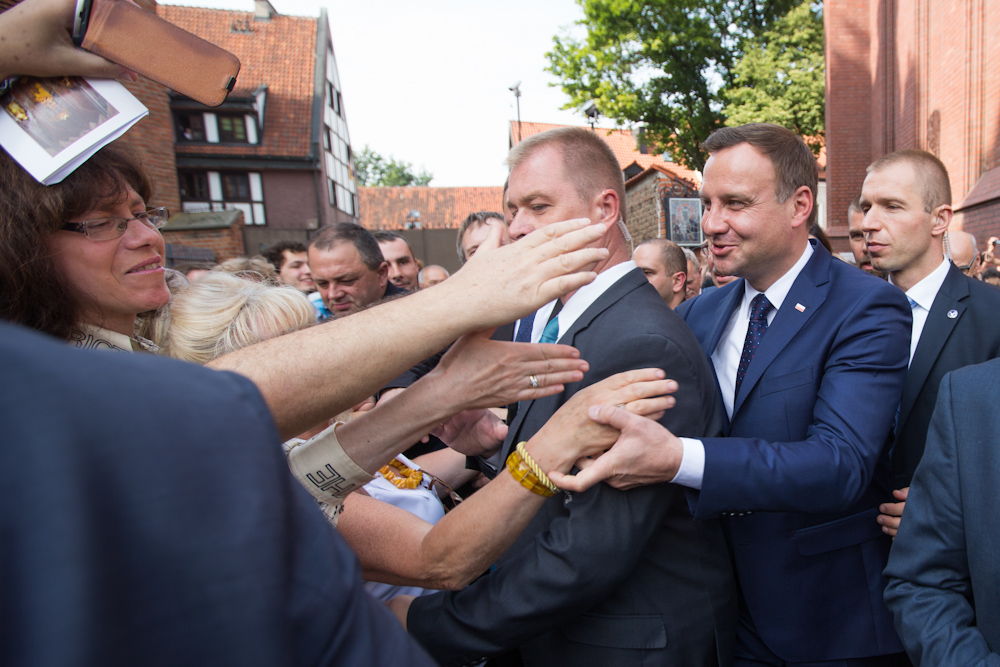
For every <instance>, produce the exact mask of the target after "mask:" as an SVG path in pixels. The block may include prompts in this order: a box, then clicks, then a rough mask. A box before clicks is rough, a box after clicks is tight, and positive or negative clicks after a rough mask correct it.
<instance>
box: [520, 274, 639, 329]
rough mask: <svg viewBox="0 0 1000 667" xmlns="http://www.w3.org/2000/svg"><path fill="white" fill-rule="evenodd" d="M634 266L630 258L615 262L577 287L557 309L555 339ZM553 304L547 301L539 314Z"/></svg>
mask: <svg viewBox="0 0 1000 667" xmlns="http://www.w3.org/2000/svg"><path fill="white" fill-rule="evenodd" d="M634 268H636V264H635V262H633V261H632V260H627V261H624V262H622V263H620V264H615V265H614V266H612V267H610V268H607V269H605V270H604V271H601V272H600V273H598V274H597V277H596V278H594V281H593V282H592V283H589V284H587V285H584V286H583V287H581V288H580V289H578V290H577V291H576V292H575V293H574V294H573V296H571V297H570V298H569V300H568V301H567V302H566V303H565V304H563V308H562V310H561V311H559V334H558V336H557V337H556V340H558V339H559V338H561V337H562V335H563V334H564V333H566V332H567V331H569V328H570V327H571V326H573V323H574V322H576V320H577V318H578V317H580V315H582V314H583V312H584V311H585V310H587V309H588V308H590V306H591V304H593V303H594V302H595V301H597V299H598V298H599V297H600V296H601V295H602V294H604V292H606V291H607V290H608V288H609V287H611V286H612V285H614V284H615V283H616V282H618V281H619V280H620V279H621V278H622V277H623V276H624V275H625V274H627V273H628V272H629V271H631V270H632V269H634ZM554 305H555V301H551V302H549V304H546V305H545V306H543V307H542V308H540V309H539V311H538V312H539V314H540V315H541V314H543V313H545V315H543V316H545V317H547V314H548V313H550V312H552V306H554Z"/></svg>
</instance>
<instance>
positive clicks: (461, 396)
mask: <svg viewBox="0 0 1000 667" xmlns="http://www.w3.org/2000/svg"><path fill="white" fill-rule="evenodd" d="M489 335H490V332H489V331H480V332H478V333H473V334H467V335H465V336H462V337H461V338H459V339H458V341H457V342H456V343H455V344H454V345H452V346H451V349H449V350H448V352H447V353H446V354H445V355H444V356H443V357H442V358H441V361H440V362H439V363H438V365H437V366H436V367H435V368H434V370H433V371H431V372H430V373H428V374H427V377H428V379H429V380H431V381H433V382H435V383H436V384H439V385H440V386H441V387H442V391H446V392H447V396H446V397H445V398H443V399H442V400H445V401H447V402H448V403H449V404H454V405H455V406H456V410H455V411H456V412H458V411H459V410H463V409H466V410H467V409H470V408H498V407H502V406H504V405H509V404H511V403H516V402H518V401H525V400H533V399H536V398H541V397H542V396H550V395H552V394H558V393H559V392H561V391H562V390H563V388H564V384H565V383H568V382H579V381H580V380H582V379H583V374H584V373H585V372H587V369H588V368H589V366H588V364H587V362H586V361H584V360H582V359H580V352H579V351H578V350H577V349H576V348H575V347H570V346H569V345H553V344H544V345H542V344H532V343H510V342H504V341H497V340H490V339H489Z"/></svg>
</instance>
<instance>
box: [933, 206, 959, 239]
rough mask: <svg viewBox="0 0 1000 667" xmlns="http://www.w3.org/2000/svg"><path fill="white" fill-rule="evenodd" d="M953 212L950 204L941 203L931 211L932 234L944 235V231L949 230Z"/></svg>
mask: <svg viewBox="0 0 1000 667" xmlns="http://www.w3.org/2000/svg"><path fill="white" fill-rule="evenodd" d="M953 213H954V212H953V211H952V210H951V206H950V205H948V204H941V205H940V206H938V207H937V208H936V209H934V210H933V211H931V221H932V224H931V236H939V237H943V236H944V233H945V232H947V231H948V227H949V226H950V225H951V218H952V215H953Z"/></svg>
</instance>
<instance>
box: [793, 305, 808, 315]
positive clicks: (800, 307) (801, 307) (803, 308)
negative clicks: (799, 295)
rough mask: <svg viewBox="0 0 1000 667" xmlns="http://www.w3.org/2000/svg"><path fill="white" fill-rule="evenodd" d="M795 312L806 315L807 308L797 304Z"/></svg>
mask: <svg viewBox="0 0 1000 667" xmlns="http://www.w3.org/2000/svg"><path fill="white" fill-rule="evenodd" d="M795 310H797V311H799V312H800V313H804V312H806V307H805V306H803V305H802V304H801V303H797V304H795Z"/></svg>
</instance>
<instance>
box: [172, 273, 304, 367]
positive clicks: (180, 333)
mask: <svg viewBox="0 0 1000 667" xmlns="http://www.w3.org/2000/svg"><path fill="white" fill-rule="evenodd" d="M315 321H316V316H315V311H314V310H313V307H312V305H311V304H310V303H309V300H308V299H307V298H306V297H305V295H304V294H303V293H302V292H300V291H298V290H297V289H295V288H293V287H276V286H273V285H268V284H266V283H261V282H254V281H251V280H245V279H243V278H238V277H236V276H234V275H232V274H229V273H223V272H219V271H212V272H210V273H208V274H206V275H205V276H203V277H202V278H200V279H198V280H197V281H195V282H193V283H191V285H190V286H188V287H187V288H185V289H184V290H183V291H181V292H179V293H178V294H177V295H176V296H174V299H173V301H172V302H171V304H170V307H169V313H167V314H166V316H165V317H162V318H161V319H160V321H159V323H158V325H157V332H156V333H157V335H156V342H157V343H158V344H159V345H160V347H161V352H162V353H163V354H166V355H168V356H171V357H174V358H176V359H183V360H185V361H193V362H195V363H199V364H205V363H208V362H209V361H211V360H212V359H215V358H216V357H220V356H222V355H224V354H227V353H229V352H232V351H234V350H238V349H240V348H243V347H247V346H249V345H253V344H254V343H259V342H260V341H262V340H267V339H268V338H274V337H276V336H280V335H282V334H286V333H289V332H291V331H296V330H298V329H302V328H304V327H307V326H309V325H310V324H313V323H314V322H315Z"/></svg>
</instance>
